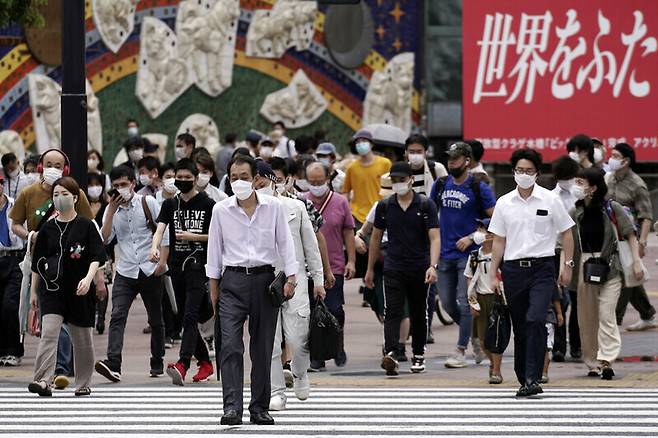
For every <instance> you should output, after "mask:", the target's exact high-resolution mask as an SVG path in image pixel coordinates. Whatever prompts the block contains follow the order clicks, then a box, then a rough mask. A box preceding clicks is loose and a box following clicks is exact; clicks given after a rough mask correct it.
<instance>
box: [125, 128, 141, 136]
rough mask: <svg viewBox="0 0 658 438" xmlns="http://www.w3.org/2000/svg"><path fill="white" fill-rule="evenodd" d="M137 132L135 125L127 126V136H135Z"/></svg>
mask: <svg viewBox="0 0 658 438" xmlns="http://www.w3.org/2000/svg"><path fill="white" fill-rule="evenodd" d="M138 134H139V128H138V127H137V126H131V127H130V128H128V137H137V135H138Z"/></svg>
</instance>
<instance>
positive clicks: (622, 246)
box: [617, 240, 649, 287]
mask: <svg viewBox="0 0 658 438" xmlns="http://www.w3.org/2000/svg"><path fill="white" fill-rule="evenodd" d="M617 250H618V252H619V262H620V263H621V269H622V271H623V272H624V287H637V286H641V285H642V284H644V282H645V281H647V280H648V279H649V271H648V270H647V268H646V267H645V266H644V263H642V260H640V264H641V265H642V270H643V271H644V277H643V278H642V280H641V281H637V280H636V279H635V271H633V263H634V262H633V253H632V252H631V246H630V245H629V243H628V241H627V240H617Z"/></svg>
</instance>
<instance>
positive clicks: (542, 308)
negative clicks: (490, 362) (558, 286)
mask: <svg viewBox="0 0 658 438" xmlns="http://www.w3.org/2000/svg"><path fill="white" fill-rule="evenodd" d="M501 271H502V274H503V282H504V284H505V296H506V297H507V304H508V306H509V310H510V315H511V317H512V329H513V330H514V371H515V372H516V378H517V379H518V380H519V383H520V384H521V385H525V384H527V383H536V382H538V381H539V380H540V379H541V374H542V371H543V368H544V353H545V352H546V337H547V332H546V316H547V313H548V306H549V305H550V302H551V296H552V295H553V291H554V289H555V265H554V264H553V262H552V261H546V262H544V263H540V264H537V265H533V266H531V267H528V268H522V267H520V266H519V263H518V262H516V263H514V262H505V263H503V266H502V269H501Z"/></svg>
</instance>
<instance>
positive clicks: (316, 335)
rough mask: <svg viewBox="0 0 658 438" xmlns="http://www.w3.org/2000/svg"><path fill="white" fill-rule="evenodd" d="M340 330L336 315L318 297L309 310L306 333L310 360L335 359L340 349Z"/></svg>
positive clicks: (341, 330)
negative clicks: (308, 328)
mask: <svg viewBox="0 0 658 438" xmlns="http://www.w3.org/2000/svg"><path fill="white" fill-rule="evenodd" d="M342 332H343V329H342V328H341V327H340V324H339V323H338V320H337V319H336V317H335V316H334V315H332V314H331V313H330V312H329V309H327V305H326V304H325V303H324V301H322V300H321V299H319V298H318V299H317V300H316V302H315V307H314V308H313V311H312V312H311V326H310V330H309V335H308V342H309V352H310V354H311V360H319V361H324V360H331V359H335V358H336V356H338V352H339V350H340V339H341V336H342Z"/></svg>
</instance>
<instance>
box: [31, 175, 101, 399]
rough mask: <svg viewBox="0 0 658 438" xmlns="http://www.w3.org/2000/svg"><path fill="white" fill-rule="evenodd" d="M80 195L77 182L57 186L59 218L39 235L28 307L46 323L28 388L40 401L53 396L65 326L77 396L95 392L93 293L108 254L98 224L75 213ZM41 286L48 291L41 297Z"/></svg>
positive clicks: (54, 193) (67, 180) (64, 180)
mask: <svg viewBox="0 0 658 438" xmlns="http://www.w3.org/2000/svg"><path fill="white" fill-rule="evenodd" d="M74 193H75V194H76V195H74ZM77 193H80V188H79V187H78V184H77V183H76V182H75V180H74V179H73V178H71V177H63V178H60V179H58V180H57V181H55V183H54V184H53V191H52V198H53V205H54V206H55V209H56V210H57V212H58V216H57V217H56V218H55V219H53V220H50V221H48V222H46V224H45V225H44V226H43V227H42V228H41V231H39V235H38V236H37V241H36V244H35V248H34V254H33V256H32V289H31V291H32V292H31V295H30V304H31V305H32V306H33V307H35V308H36V307H38V308H39V309H40V311H41V315H42V317H43V318H42V328H41V340H40V341H39V348H38V351H37V357H36V360H35V366H34V370H35V371H34V381H33V382H32V383H30V385H29V386H28V389H29V390H30V392H34V393H37V394H39V395H41V396H50V395H52V392H51V390H50V386H49V382H50V380H51V378H52V375H53V373H54V371H55V357H56V350H57V340H58V337H59V331H60V328H61V326H62V324H63V323H65V322H66V323H68V325H69V332H70V334H71V339H72V340H73V353H74V355H75V356H74V357H75V380H76V390H75V395H89V394H90V393H91V390H90V389H89V384H90V382H91V375H92V372H93V369H94V347H93V342H92V333H91V327H92V326H93V325H94V307H95V301H94V296H93V295H94V294H93V293H89V288H90V286H91V284H92V281H93V279H94V276H95V275H96V271H97V270H98V267H99V266H100V265H101V264H103V263H104V262H105V250H104V248H103V243H102V241H101V236H100V233H99V232H98V229H97V228H96V225H95V224H94V223H93V222H92V221H91V220H89V219H87V218H85V217H82V216H80V215H78V214H77V213H76V211H75V208H74V207H75V203H76V202H77V201H78V196H77ZM40 281H43V282H44V287H43V289H42V293H41V296H39V297H38V298H37V294H36V291H37V290H38V287H37V286H38V284H39V282H40Z"/></svg>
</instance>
